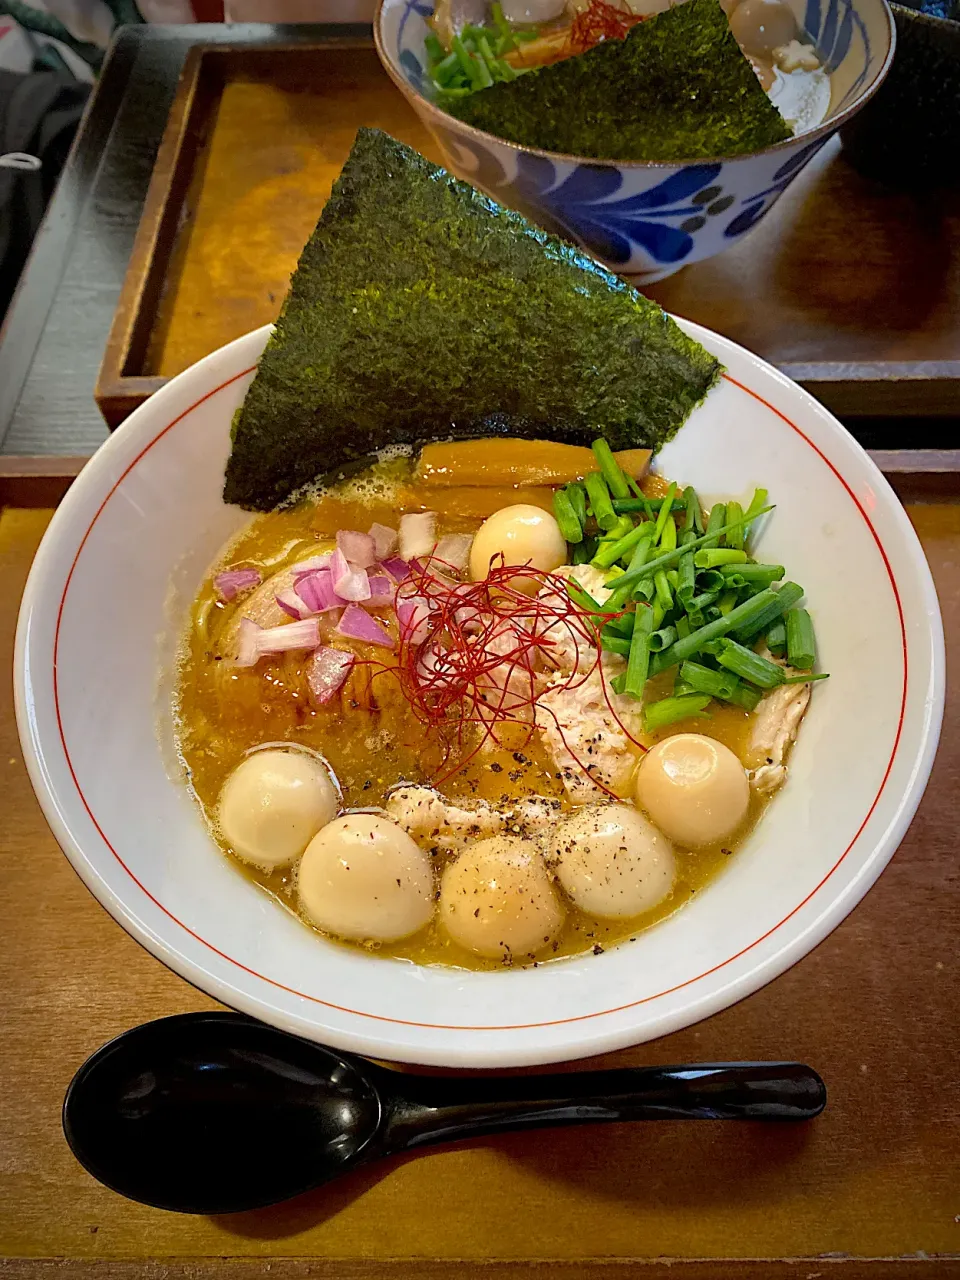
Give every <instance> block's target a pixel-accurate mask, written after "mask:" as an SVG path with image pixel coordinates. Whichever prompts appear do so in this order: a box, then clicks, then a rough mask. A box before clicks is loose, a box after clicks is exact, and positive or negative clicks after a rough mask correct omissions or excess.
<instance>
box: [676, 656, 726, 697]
mask: <svg viewBox="0 0 960 1280" xmlns="http://www.w3.org/2000/svg"><path fill="white" fill-rule="evenodd" d="M679 678H680V680H681V681H683V682H685V683H686V684H688V685H689V686H690V688H691V689H693V691H694V692H695V693H708V694H709V695H710V696H711V698H723V699H724V700H725V701H727V702H729V700H730V698H731V697H732V696H733V691H734V690H735V689H736V687H737V685H738V684H739V683H740V681H739V680H738V679H737V677H736V676H735V675H733V673H732V672H730V671H714V670H713V669H712V668H710V667H705V666H703V665H702V664H701V663H699V662H691V661H690V660H689V659H688V660H687V661H686V662H684V663H683V665H682V666H681V668H680V677H679Z"/></svg>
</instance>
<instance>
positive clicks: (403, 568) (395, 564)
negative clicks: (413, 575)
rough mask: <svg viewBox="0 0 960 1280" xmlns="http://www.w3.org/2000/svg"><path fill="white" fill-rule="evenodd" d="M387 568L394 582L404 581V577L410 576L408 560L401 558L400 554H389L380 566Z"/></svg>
mask: <svg viewBox="0 0 960 1280" xmlns="http://www.w3.org/2000/svg"><path fill="white" fill-rule="evenodd" d="M380 568H381V569H386V571H387V573H389V575H390V577H391V578H392V579H393V580H394V582H402V581H403V580H404V578H409V577H410V566H409V565H408V564H407V562H406V560H401V559H400V557H399V556H389V557H388V558H387V559H386V560H384V562H383V564H381V566H380Z"/></svg>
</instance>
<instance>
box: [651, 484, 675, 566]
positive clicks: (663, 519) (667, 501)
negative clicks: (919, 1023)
mask: <svg viewBox="0 0 960 1280" xmlns="http://www.w3.org/2000/svg"><path fill="white" fill-rule="evenodd" d="M676 495H677V482H676V480H671V481H670V488H669V489H668V490H667V492H666V494H665V496H664V499H663V506H662V507H661V508H660V514H659V515H658V516H657V527H656V529H654V531H653V540H654V542H656V543H658V544H659V542H660V539H661V538H662V537H663V531H664V529H665V528H666V524H667V521H668V520H669V519H670V509H671V507H672V506H673V500H674V498H675V497H676ZM674 546H676V539H674ZM668 549H671V548H668Z"/></svg>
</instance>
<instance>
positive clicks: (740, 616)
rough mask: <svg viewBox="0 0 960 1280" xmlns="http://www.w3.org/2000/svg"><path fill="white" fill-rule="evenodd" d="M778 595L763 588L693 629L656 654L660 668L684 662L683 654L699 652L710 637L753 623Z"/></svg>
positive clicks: (714, 638) (771, 590) (714, 637)
mask: <svg viewBox="0 0 960 1280" xmlns="http://www.w3.org/2000/svg"><path fill="white" fill-rule="evenodd" d="M777 595H778V592H776V591H774V590H773V589H772V588H768V590H766V591H761V592H760V594H759V595H757V596H754V597H753V599H752V600H747V601H745V602H744V603H743V604H738V605H737V607H736V608H735V609H731V610H730V612H729V613H728V614H727V615H726V616H725V617H720V618H717V619H716V621H714V622H710V623H708V624H707V625H706V626H705V627H701V628H700V629H699V630H697V631H691V632H690V635H689V636H685V637H681V638H680V639H679V640H678V641H677V643H676V644H674V645H671V646H670V648H669V649H664V651H663V653H660V654H658V655H657V659H658V660H657V663H656V667H657V671H665V670H666V668H667V667H672V666H673V665H674V663H677V662H682V661H683V660H684V658H691V657H693V655H694V654H695V653H700V652H701V650H702V649H703V648H704V646H705V645H706V644H707V643H708V641H710V640H719V639H720V638H721V637H723V636H725V635H727V633H728V632H730V631H734V630H735V629H736V628H744V629H745V628H747V627H752V626H753V621H754V619H755V618H758V617H761V616H762V615H763V614H764V612H765V611H766V609H767V608H768V607H769V605H770V603H771V602H772V601H776V598H777ZM690 625H691V627H692V626H693V623H692V622H691V624H690ZM654 674H656V672H654Z"/></svg>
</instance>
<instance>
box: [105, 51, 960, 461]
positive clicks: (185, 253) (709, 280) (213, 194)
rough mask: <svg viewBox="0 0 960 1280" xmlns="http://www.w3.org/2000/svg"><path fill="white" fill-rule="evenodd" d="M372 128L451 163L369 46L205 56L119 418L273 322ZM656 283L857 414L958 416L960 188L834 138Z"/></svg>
mask: <svg viewBox="0 0 960 1280" xmlns="http://www.w3.org/2000/svg"><path fill="white" fill-rule="evenodd" d="M361 124H367V125H377V126H379V127H381V128H384V129H386V130H388V131H389V132H391V133H393V134H394V135H395V136H397V137H399V138H401V139H402V140H403V141H405V142H408V143H410V144H411V145H413V146H415V147H417V148H418V149H419V150H421V151H423V152H424V153H425V154H426V155H427V156H429V157H430V158H431V159H437V158H438V153H437V151H436V148H435V146H434V144H433V142H432V139H430V137H429V135H428V134H427V133H426V132H425V130H424V129H423V126H422V125H421V124H420V123H419V121H418V119H417V118H416V116H415V115H414V113H413V112H412V110H411V109H410V108H409V107H408V106H407V104H406V102H405V101H404V99H403V98H402V97H401V95H400V94H399V92H398V91H397V90H396V89H394V87H393V86H392V85H391V83H390V81H389V80H388V79H387V77H386V75H385V73H384V72H383V71H382V70H381V68H380V65H379V63H378V61H377V58H376V54H375V52H374V50H373V47H372V42H371V41H370V40H369V39H366V38H361V39H351V40H347V41H344V40H339V41H335V42H331V41H330V40H326V41H323V42H319V43H304V42H302V41H298V42H296V43H294V42H291V43H290V44H282V43H281V44H277V43H273V44H272V45H271V47H270V48H269V49H264V48H260V49H257V48H251V47H250V46H249V44H247V45H243V44H237V45H233V46H231V45H229V44H228V45H224V44H218V45H217V46H211V45H198V46H197V47H196V48H194V50H193V51H192V52H191V54H190V55H189V57H188V59H187V62H186V64H185V66H184V70H183V74H182V76H181V78H180V83H179V87H178V90H177V93H176V97H175V100H174V104H173V109H172V111H171V113H170V117H169V121H168V124H167V128H166V131H165V134H164V137H163V143H162V145H161V148H160V153H159V156H158V158H157V163H156V166H155V169H154V173H153V178H152V181H151V183H150V188H149V192H148V196H147V201H146V206H145V208H144V211H143V217H142V220H141V223H140V227H139V231H138V234H137V237H136V242H135V246H134V250H133V256H132V258H131V260H130V265H129V268H128V271H127V275H126V279H125V283H124V286H123V291H122V294H121V298H120V302H119V306H118V308H117V311H116V315H115V319H114V324H113V327H112V330H111V333H110V338H109V342H108V344H107V348H106V354H105V357H104V361H103V365H102V368H101V371H100V378H99V381H98V384H97V388H96V398H97V402H98V404H99V406H100V409H101V411H102V413H103V415H104V417H105V419H106V421H107V422H108V424H109V425H110V426H115V425H116V424H117V423H118V422H120V421H122V420H123V418H124V417H126V415H127V414H128V413H129V412H130V411H131V410H132V409H133V408H134V407H135V406H136V405H137V404H139V403H141V402H142V401H143V400H144V399H145V398H146V397H147V396H148V395H150V394H151V393H152V392H153V391H155V390H156V389H157V387H159V386H161V385H162V384H163V382H164V381H165V380H166V379H167V378H168V377H170V376H171V375H172V374H174V373H177V372H179V371H180V370H181V369H183V368H185V367H186V366H187V365H189V364H191V363H192V362H193V361H194V360H196V359H198V358H199V357H200V356H203V355H206V354H207V353H208V352H210V351H212V350H214V349H215V348H216V347H218V346H220V345H221V344H222V343H224V342H227V341H229V340H230V339H232V338H235V337H238V336H239V335H240V334H242V333H244V332H246V331H247V330H249V329H252V328H254V327H256V326H257V325H260V324H263V323H265V322H267V321H270V320H273V319H274V318H275V316H276V314H277V311H278V309H279V307H280V303H281V301H282V298H283V296H284V293H285V291H286V288H287V282H288V280H289V276H290V272H291V271H292V269H293V267H294V265H295V263H296V260H297V256H298V254H299V251H300V249H301V247H302V245H303V243H304V241H305V240H306V238H307V236H308V234H309V232H310V230H311V229H312V227H313V225H314V223H315V222H316V219H317V217H318V215H319V213H320V210H321V208H322V207H323V204H324V202H325V200H326V198H327V196H328V194H329V191H330V187H331V185H332V182H333V180H334V179H335V177H336V175H337V173H338V172H339V170H340V168H341V165H342V163H343V161H344V160H345V158H346V156H347V153H348V151H349V149H350V145H351V143H352V141H353V137H354V134H355V132H356V129H357V127H358V126H359V125H361ZM649 292H650V295H651V296H652V297H655V298H656V299H657V300H658V301H659V302H660V303H661V304H662V305H663V306H664V307H666V308H667V309H668V310H672V311H675V312H677V313H678V314H681V315H684V316H687V317H689V318H690V319H692V320H696V321H699V322H700V323H702V324H706V325H708V326H709V327H710V328H713V329H716V330H717V331H718V332H720V333H722V334H725V335H726V336H728V337H731V338H733V339H735V340H736V341H738V342H741V343H743V345H745V346H747V347H749V348H750V349H752V350H754V351H756V352H757V353H758V354H760V355H762V356H764V357H765V358H766V359H768V360H770V361H771V362H772V363H774V364H776V365H778V366H779V367H780V368H782V369H783V370H784V372H786V373H787V374H789V375H790V376H791V377H794V378H796V379H797V380H798V381H799V382H801V383H802V384H803V385H804V386H806V387H808V388H809V389H810V390H811V391H812V392H813V393H814V394H815V395H816V396H817V397H818V398H819V399H821V400H822V401H823V402H824V403H825V404H826V405H827V406H828V407H829V408H831V409H832V410H833V411H834V412H835V413H837V414H838V415H840V416H842V417H844V418H846V419H849V418H851V417H855V418H866V417H883V418H890V417H909V418H912V419H936V418H946V417H949V416H956V415H957V414H958V413H960V194H955V195H953V196H943V197H938V196H931V197H928V198H926V199H918V198H913V197H911V196H906V195H899V194H894V193H890V192H887V191H884V190H883V189H881V188H879V187H877V186H875V185H873V184H871V183H869V182H867V181H865V180H864V179H862V178H860V177H859V176H858V175H857V174H856V173H855V172H854V171H853V170H852V169H851V168H850V167H849V166H848V165H847V164H846V163H845V162H844V161H843V159H842V155H841V152H840V143H839V140H837V139H835V140H833V141H832V142H831V143H830V144H828V145H827V146H826V147H825V148H823V150H822V151H821V152H820V153H819V154H818V155H817V156H816V157H815V159H814V160H813V161H812V162H811V164H810V165H809V166H808V167H807V168H806V169H805V170H804V172H803V174H802V175H801V176H800V177H799V178H798V179H797V181H796V182H795V183H794V185H793V186H791V187H790V189H789V190H788V192H787V193H786V194H785V195H784V197H783V198H782V199H781V200H780V202H779V203H778V205H777V206H776V208H775V209H774V210H773V211H772V212H771V213H770V215H769V216H768V217H767V218H766V219H764V221H763V222H762V223H761V224H760V225H759V227H758V228H757V229H756V230H755V231H754V232H752V233H751V234H750V235H749V236H748V237H746V238H745V239H744V240H743V241H741V242H740V243H738V244H737V245H735V246H733V247H732V248H730V249H729V250H727V251H726V252H725V253H723V254H721V255H719V256H718V257H717V258H714V259H711V260H710V261H708V262H704V263H696V264H694V265H693V266H690V267H687V268H686V269H684V270H682V271H680V272H679V273H678V274H677V275H675V276H673V277H671V278H670V279H668V280H666V281H663V282H661V283H660V284H658V285H655V286H652V287H651V288H650V290H649ZM905 436H906V438H904V439H902V440H897V441H896V444H897V446H898V447H909V445H910V444H911V443H934V442H933V441H931V440H930V439H929V436H928V438H927V440H925V441H919V440H916V439H915V438H914V437H915V424H911V427H910V430H909V431H908V432H905ZM936 443H939V441H937V442H936ZM944 443H951V442H950V441H944Z"/></svg>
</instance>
